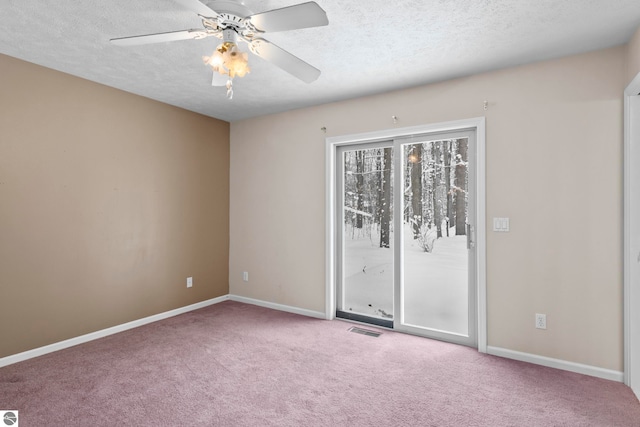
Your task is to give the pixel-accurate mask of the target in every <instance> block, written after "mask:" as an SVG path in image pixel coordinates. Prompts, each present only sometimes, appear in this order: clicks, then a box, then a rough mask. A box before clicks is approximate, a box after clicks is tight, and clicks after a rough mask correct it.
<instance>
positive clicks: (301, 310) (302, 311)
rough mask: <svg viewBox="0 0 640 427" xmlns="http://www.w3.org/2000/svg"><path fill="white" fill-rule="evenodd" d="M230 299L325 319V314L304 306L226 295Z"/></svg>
mask: <svg viewBox="0 0 640 427" xmlns="http://www.w3.org/2000/svg"><path fill="white" fill-rule="evenodd" d="M228 297H229V299H230V300H231V301H237V302H243V303H245V304H252V305H258V306H260V307H265V308H271V309H273V310H279V311H286V312H287V313H294V314H300V315H302V316H307V317H315V318H318V319H326V315H325V313H323V312H320V311H313V310H307V309H304V308H298V307H292V306H290V305H283V304H277V303H275V302H269V301H262V300H259V299H253V298H247V297H242V296H239V295H232V294H229V295H228Z"/></svg>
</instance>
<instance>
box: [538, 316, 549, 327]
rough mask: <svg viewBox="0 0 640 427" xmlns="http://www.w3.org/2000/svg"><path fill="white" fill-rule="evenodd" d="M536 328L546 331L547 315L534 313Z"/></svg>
mask: <svg viewBox="0 0 640 427" xmlns="http://www.w3.org/2000/svg"><path fill="white" fill-rule="evenodd" d="M536 328H537V329H547V315H546V314H540V313H536Z"/></svg>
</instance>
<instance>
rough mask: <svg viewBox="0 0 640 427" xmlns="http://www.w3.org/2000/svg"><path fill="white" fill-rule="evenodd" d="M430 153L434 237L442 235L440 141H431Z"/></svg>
mask: <svg viewBox="0 0 640 427" xmlns="http://www.w3.org/2000/svg"><path fill="white" fill-rule="evenodd" d="M431 153H432V156H433V175H432V178H433V221H434V222H435V225H436V232H437V235H436V238H437V239H439V238H441V237H442V200H441V199H440V197H439V191H438V190H439V188H440V174H441V173H440V167H441V164H440V159H441V155H440V141H434V142H432V143H431Z"/></svg>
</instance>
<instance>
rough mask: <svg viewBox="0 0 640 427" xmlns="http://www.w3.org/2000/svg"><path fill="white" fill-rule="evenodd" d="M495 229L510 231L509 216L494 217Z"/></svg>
mask: <svg viewBox="0 0 640 427" xmlns="http://www.w3.org/2000/svg"><path fill="white" fill-rule="evenodd" d="M493 231H498V232H508V231H509V218H493Z"/></svg>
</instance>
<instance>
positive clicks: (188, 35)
mask: <svg viewBox="0 0 640 427" xmlns="http://www.w3.org/2000/svg"><path fill="white" fill-rule="evenodd" d="M208 35H209V34H208V33H207V32H206V31H205V30H182V31H170V32H168V33H156V34H145V35H143V36H132V37H120V38H116V39H111V40H110V42H111V43H113V44H115V45H118V46H135V45H140V44H151V43H162V42H172V41H176V40H188V39H201V38H204V37H207V36H208Z"/></svg>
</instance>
